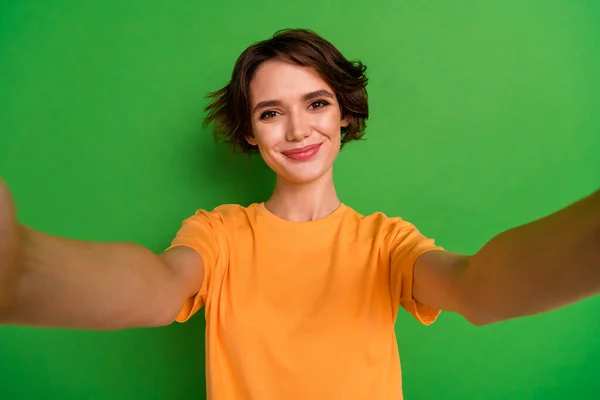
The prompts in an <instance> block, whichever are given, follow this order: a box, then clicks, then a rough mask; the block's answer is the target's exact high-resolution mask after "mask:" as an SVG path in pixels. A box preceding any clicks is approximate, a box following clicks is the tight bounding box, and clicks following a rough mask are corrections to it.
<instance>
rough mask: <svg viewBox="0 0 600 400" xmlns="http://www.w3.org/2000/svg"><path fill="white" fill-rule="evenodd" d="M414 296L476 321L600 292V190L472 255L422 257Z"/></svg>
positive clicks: (480, 322) (493, 319)
mask: <svg viewBox="0 0 600 400" xmlns="http://www.w3.org/2000/svg"><path fill="white" fill-rule="evenodd" d="M413 284H414V296H415V298H416V299H417V300H418V301H420V302H422V303H424V304H427V305H429V306H432V307H435V308H438V309H442V310H448V311H454V312H458V313H460V314H462V315H463V316H464V317H465V318H466V319H467V320H469V321H470V322H471V323H473V324H475V325H485V324H490V323H494V322H499V321H503V320H507V319H510V318H517V317H522V316H527V315H533V314H538V313H542V312H546V311H550V310H554V309H557V308H560V307H563V306H566V305H568V304H571V303H574V302H577V301H580V300H583V299H585V298H588V297H591V296H594V295H597V294H599V293H600V191H596V192H595V193H593V194H591V195H589V196H587V197H585V198H583V199H581V200H579V201H577V202H575V203H573V204H571V205H570V206H568V207H565V208H563V209H562V210H559V211H557V212H555V213H553V214H550V215H548V216H546V217H543V218H540V219H538V220H535V221H533V222H530V223H527V224H524V225H521V226H518V227H515V228H512V229H509V230H507V231H505V232H502V233H500V234H498V235H496V236H495V237H494V238H492V239H491V240H490V241H489V242H487V243H486V244H485V245H484V246H483V247H482V248H481V249H480V250H479V251H478V252H477V253H476V254H474V255H471V256H466V255H460V254H455V253H451V252H446V251H431V252H428V253H425V254H423V255H422V256H421V257H419V258H418V259H417V262H416V264H415V272H414V283H413Z"/></svg>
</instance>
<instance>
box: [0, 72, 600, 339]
mask: <svg viewBox="0 0 600 400" xmlns="http://www.w3.org/2000/svg"><path fill="white" fill-rule="evenodd" d="M250 102H251V104H250V109H251V110H252V113H251V115H249V116H248V117H249V118H251V119H252V135H249V136H248V137H247V141H248V142H249V143H250V144H252V145H255V146H258V149H259V150H260V154H261V156H262V157H263V159H264V160H265V162H266V163H267V164H268V165H269V167H270V168H271V169H272V170H273V171H274V173H275V174H276V176H277V179H276V186H275V189H274V191H273V194H272V195H271V197H270V198H269V199H268V200H267V201H266V203H265V204H266V207H267V208H268V209H269V210H270V211H271V212H272V213H273V214H275V215H277V216H279V217H281V218H284V219H287V220H291V221H310V220H315V219H319V218H322V217H324V216H326V215H328V214H330V213H331V212H333V211H334V210H335V209H336V208H338V207H339V206H340V204H341V201H340V199H339V198H338V196H337V193H336V190H335V185H334V181H333V164H334V161H335V159H336V158H337V156H338V154H339V151H340V140H341V137H340V134H341V128H342V127H344V126H346V125H347V121H346V120H345V119H344V117H343V115H342V114H341V112H340V107H339V105H338V103H337V101H336V97H335V93H334V91H333V90H332V89H331V87H330V86H329V85H327V83H326V82H325V81H324V80H323V79H322V78H321V77H320V76H319V75H318V74H317V73H316V72H315V71H314V70H312V69H310V68H306V67H301V66H298V65H294V64H290V63H288V62H285V61H282V60H270V61H267V62H265V63H263V64H262V65H261V66H260V67H259V68H258V69H257V71H256V74H255V76H254V78H253V80H252V82H251V84H250ZM399 140H401V139H399ZM306 146H312V147H310V148H309V149H308V150H307V151H304V152H302V151H301V150H300V149H304V148H306ZM315 146H316V147H315ZM294 152H295V154H292V153H294ZM386 181H387V182H388V184H393V176H388V177H386ZM298 245H302V244H301V243H299V244H298ZM203 277H204V265H203V263H202V258H201V256H200V255H199V254H197V253H196V252H195V251H194V250H191V249H188V248H185V247H176V248H174V249H171V250H168V251H166V252H164V253H162V254H154V253H153V252H151V251H150V250H148V249H146V248H144V247H142V246H140V245H137V244H133V243H91V242H84V241H78V240H73V239H65V238H61V237H57V236H52V235H49V234H46V233H43V232H39V231H36V230H34V229H31V228H29V227H26V226H24V225H22V224H20V223H19V222H18V221H17V220H16V219H15V211H14V205H13V201H12V199H11V196H10V193H9V190H8V188H7V187H6V186H5V185H4V184H3V183H2V182H1V181H0V322H1V323H3V324H17V325H26V326H46V327H62V328H78V329H93V330H112V329H123V328H133V327H146V326H163V325H167V324H170V323H172V322H173V321H174V319H175V317H176V315H177V314H178V312H179V310H180V307H181V306H182V304H183V303H184V301H185V299H187V298H189V297H191V296H193V295H194V294H195V293H197V292H198V290H199V288H200V286H201V284H202V280H203ZM293 278H294V277H293V276H290V279H293ZM599 292H600V192H598V191H597V192H595V193H593V194H591V195H588V196H586V197H585V198H583V199H581V200H579V201H576V202H574V203H573V204H571V205H570V206H568V207H566V208H564V209H562V210H559V211H557V212H556V213H554V214H551V215H549V216H547V217H544V218H541V219H539V220H537V221H532V222H530V223H529V224H525V225H523V226H520V227H515V228H513V229H510V230H507V231H506V232H501V233H499V234H498V235H496V237H494V238H493V239H492V240H490V241H489V242H488V243H486V244H485V245H484V246H483V247H482V248H481V249H480V250H479V251H478V252H476V253H475V254H472V255H461V254H455V253H452V252H449V251H432V252H428V253H426V254H425V255H423V256H421V257H420V258H419V259H418V260H417V262H416V265H415V274H414V293H415V297H416V299H417V300H418V301H420V302H422V303H424V304H427V305H430V306H433V307H436V308H439V309H442V310H447V311H453V312H457V313H460V314H461V315H463V316H464V317H465V318H466V319H467V320H468V321H470V322H471V323H473V324H476V325H484V324H489V323H494V322H498V321H502V320H506V319H510V318H516V317H521V316H525V315H532V314H536V313H539V312H546V311H550V310H553V309H556V308H559V307H563V306H565V305H568V304H571V303H573V302H576V301H579V300H582V299H584V298H588V297H590V296H593V295H596V294H598V293H599Z"/></svg>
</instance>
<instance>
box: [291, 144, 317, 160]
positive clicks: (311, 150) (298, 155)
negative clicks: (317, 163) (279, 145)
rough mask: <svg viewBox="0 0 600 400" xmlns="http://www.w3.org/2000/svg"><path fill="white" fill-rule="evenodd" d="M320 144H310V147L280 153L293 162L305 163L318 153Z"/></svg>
mask: <svg viewBox="0 0 600 400" xmlns="http://www.w3.org/2000/svg"><path fill="white" fill-rule="evenodd" d="M320 148H321V144H320V143H319V144H311V145H310V146H306V147H302V148H299V149H292V150H287V151H283V152H282V153H283V154H284V155H285V156H286V157H288V158H291V159H292V160H294V161H306V160H309V159H311V158H312V157H313V156H314V155H315V154H317V153H318V152H319V149H320Z"/></svg>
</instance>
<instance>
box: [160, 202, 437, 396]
mask: <svg viewBox="0 0 600 400" xmlns="http://www.w3.org/2000/svg"><path fill="white" fill-rule="evenodd" d="M174 246H189V247H191V248H193V249H195V250H197V251H198V252H199V253H200V255H201V256H202V258H203V260H204V265H205V270H206V272H205V278H204V281H203V284H202V288H201V290H200V292H199V293H198V294H197V295H196V296H195V297H194V298H191V299H189V300H188V301H187V302H186V304H185V305H184V306H183V308H182V310H181V312H180V314H179V316H178V317H177V321H179V322H184V321H187V320H188V319H189V318H190V317H191V316H192V315H194V313H196V312H197V311H198V310H199V309H200V308H201V307H202V306H204V311H205V317H206V358H207V360H206V362H207V367H206V370H207V375H206V376H207V390H208V398H209V399H213V400H251V399H257V400H283V399H285V400H294V399H302V400H307V399H327V400H338V399H339V400H353V399H361V400H362V399H365V400H367V399H368V400H388V399H389V400H392V399H393V400H398V399H402V381H401V370H400V360H399V355H398V348H397V343H396V335H395V331H394V323H395V320H396V314H397V311H398V308H399V306H402V307H403V308H404V309H405V310H407V311H408V312H409V313H411V314H412V315H413V316H414V317H415V318H416V319H417V320H419V321H420V322H422V323H423V324H426V325H429V324H431V323H432V322H433V321H434V320H435V319H436V318H437V316H438V315H439V313H440V311H439V310H436V309H432V308H430V307H427V306H425V305H422V304H419V303H417V302H416V301H415V300H414V299H413V296H412V275H413V265H414V262H415V260H416V258H417V257H418V256H419V255H420V254H422V253H423V252H425V251H429V250H433V249H441V248H440V247H439V246H436V245H435V244H434V241H433V240H432V239H429V238H426V237H424V236H423V235H422V234H421V233H419V231H418V230H417V229H416V228H415V227H414V226H413V225H412V224H410V223H408V222H406V221H404V220H402V219H401V218H388V217H386V216H385V215H384V214H381V213H375V214H372V215H369V216H363V215H360V214H359V213H357V212H356V211H354V210H353V209H352V208H350V207H348V206H346V205H342V206H340V207H339V208H338V209H337V210H336V211H334V212H333V213H332V214H330V215H328V216H326V217H324V218H321V219H318V220H315V221H310V222H291V221H286V220H284V219H281V218H279V217H277V216H275V215H274V214H272V213H270V212H269V211H268V210H267V209H266V208H265V206H264V204H263V203H260V204H252V205H250V206H249V207H242V206H239V205H224V206H220V207H217V208H215V209H214V210H213V211H211V212H207V211H204V210H199V211H197V212H196V213H195V214H194V215H193V216H192V217H190V218H188V219H186V220H185V221H184V222H183V224H182V227H181V229H180V230H179V232H178V233H177V235H176V237H175V239H174V240H173V242H172V245H171V247H174Z"/></svg>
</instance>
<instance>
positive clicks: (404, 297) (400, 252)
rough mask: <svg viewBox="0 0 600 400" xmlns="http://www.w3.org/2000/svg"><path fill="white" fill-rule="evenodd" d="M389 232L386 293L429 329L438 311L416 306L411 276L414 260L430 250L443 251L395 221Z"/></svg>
mask: <svg viewBox="0 0 600 400" xmlns="http://www.w3.org/2000/svg"><path fill="white" fill-rule="evenodd" d="M392 226H393V227H392V229H391V232H390V247H389V251H390V264H391V265H390V268H391V271H390V291H391V296H392V299H398V301H399V305H400V306H401V307H402V308H404V309H405V310H406V311H408V312H409V313H410V314H411V315H412V316H413V317H415V318H416V319H417V320H418V321H419V322H421V323H422V324H424V325H431V324H432V323H433V322H435V320H436V319H437V317H438V316H439V315H440V313H441V310H438V309H435V308H432V307H429V306H427V305H425V304H422V303H420V302H418V301H417V300H416V299H415V298H414V296H413V273H414V267H415V261H416V260H417V258H418V257H419V256H420V255H421V254H423V253H425V252H427V251H431V250H443V248H442V247H440V246H438V245H436V244H435V241H434V240H433V239H431V238H428V237H426V236H424V235H423V234H422V233H421V232H420V231H419V230H418V229H417V228H416V227H415V226H414V225H413V224H411V223H409V222H406V221H403V220H401V219H398V220H395V222H394V223H393V225H392Z"/></svg>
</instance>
